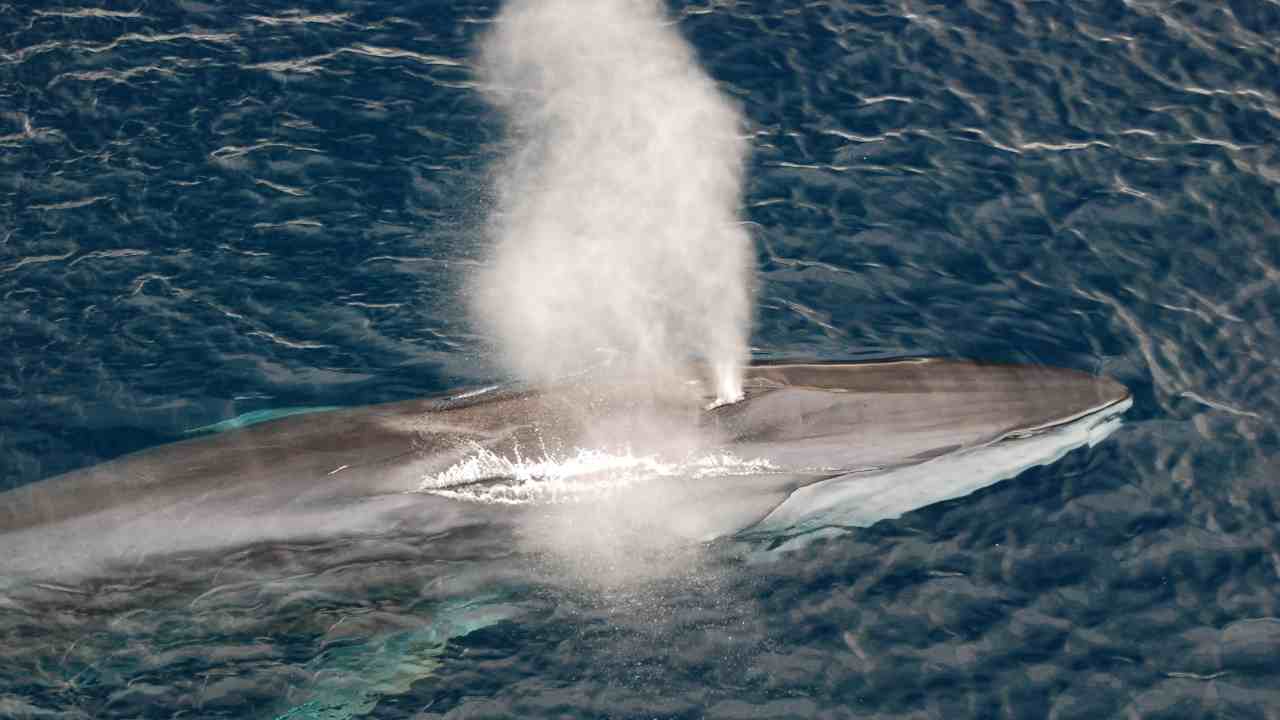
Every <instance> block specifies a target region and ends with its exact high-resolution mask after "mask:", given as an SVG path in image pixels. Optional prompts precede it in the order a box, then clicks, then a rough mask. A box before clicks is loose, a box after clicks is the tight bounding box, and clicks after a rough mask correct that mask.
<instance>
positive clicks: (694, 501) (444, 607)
mask: <svg viewBox="0 0 1280 720" xmlns="http://www.w3.org/2000/svg"><path fill="white" fill-rule="evenodd" d="M708 375H709V373H707V372H706V371H705V370H704V369H702V368H699V367H697V366H693V367H691V368H690V369H689V371H688V372H687V373H684V374H682V375H680V376H677V377H665V378H663V379H662V380H661V381H658V380H654V379H649V380H646V381H639V380H634V379H631V380H627V379H619V378H600V377H580V378H575V379H568V380H566V381H564V382H562V383H559V384H556V385H552V386H547V387H524V386H519V385H504V386H489V387H480V388H471V389H467V390H462V391H457V392H452V393H446V394H442V395H438V396H434V397H427V398H421V399H414V400H407V401H401V402H394V403H388V404H381V405H372V406H366V407H351V408H340V409H332V408H312V409H307V410H308V411H306V412H303V411H302V410H301V409H285V410H282V411H271V412H257V413H255V414H254V415H252V416H249V417H242V418H234V419H232V420H228V421H223V422H221V423H217V424H215V425H213V426H210V427H209V428H200V429H199V430H201V431H204V432H205V434H199V435H193V436H191V437H189V438H188V439H185V440H182V441H179V442H174V443H171V444H167V445H161V446H158V447H155V448H151V449H148V450H144V451H141V452H138V453H135V454H131V455H126V456H123V457H120V458H117V459H114V460H111V461H108V462H105V463H102V464H100V465H96V466H92V467H88V468H85V469H81V470H76V471H73V472H70V473H67V474H64V475H60V476H57V477H53V478H48V479H45V480H41V481H37V482H34V483H31V484H29V485H25V486H22V487H19V488H16V489H13V490H9V491H7V492H4V493H0V632H2V633H4V634H5V636H6V637H8V638H10V639H11V640H13V641H14V642H18V641H21V640H23V639H24V638H25V639H26V641H27V642H29V643H30V647H25V648H24V647H22V646H20V645H15V646H14V647H13V648H12V649H11V652H12V653H16V654H14V655H12V658H13V659H17V658H23V660H22V662H24V663H31V668H32V671H33V672H37V673H45V672H46V671H45V670H44V668H46V667H52V668H57V667H62V666H66V665H67V654H68V653H71V652H73V649H75V652H76V653H84V654H85V657H86V662H88V663H97V662H103V663H105V664H106V665H111V664H113V663H120V664H124V665H125V666H128V667H134V666H135V665H136V666H137V667H140V668H145V667H146V666H147V662H150V660H146V658H150V657H153V655H154V652H153V653H151V654H148V651H147V648H148V647H150V645H149V643H152V642H155V643H161V642H163V644H164V645H165V646H166V647H167V646H169V645H170V644H172V643H173V642H174V640H173V639H172V637H173V635H174V632H175V630H174V628H190V630H189V632H190V633H191V635H192V636H193V637H197V638H204V637H206V636H207V633H208V632H213V630H210V631H205V630H202V629H201V628H203V627H206V626H207V627H210V628H213V629H216V630H217V632H225V630H223V628H225V627H226V626H227V624H228V623H229V622H231V621H230V620H229V619H228V618H242V619H241V620H237V621H236V622H240V623H249V624H250V626H251V627H253V628H254V629H253V630H252V636H253V637H257V636H258V635H261V634H263V633H268V634H273V633H276V632H288V633H291V634H297V633H302V634H303V636H305V637H313V638H318V639H317V640H316V642H318V643H319V647H320V648H322V651H321V652H319V653H318V654H317V655H316V656H315V657H314V658H313V659H311V660H310V661H308V662H307V663H306V665H305V666H304V668H303V669H304V670H305V672H304V673H302V674H301V675H300V676H295V675H294V674H290V673H292V672H293V671H292V670H291V669H290V667H289V666H288V665H287V664H285V665H281V664H278V663H273V664H269V665H265V666H260V665H254V666H253V667H254V668H256V669H255V670H253V671H252V673H250V672H249V671H248V670H245V671H244V674H243V678H242V680H241V681H240V682H248V678H250V677H261V678H262V679H261V682H263V683H266V684H268V685H269V686H270V687H272V688H274V689H273V690H272V692H271V695H272V697H273V698H274V699H273V700H271V701H270V702H266V703H265V704H264V705H263V706H262V714H260V715H255V716H260V717H264V718H267V717H269V718H277V719H283V718H291V719H294V720H297V719H300V718H317V719H318V718H326V719H328V720H333V719H334V718H353V717H361V716H364V715H367V714H368V713H370V712H372V711H373V709H374V708H375V707H376V706H377V705H378V703H379V702H380V701H382V700H383V699H385V698H387V697H391V696H396V695H401V694H404V693H407V692H410V691H411V689H412V688H413V687H415V685H416V684H418V685H417V686H418V687H421V685H420V683H421V682H422V681H423V680H425V679H427V678H429V677H431V676H432V674H433V673H434V672H435V671H436V669H437V668H438V667H440V664H441V663H442V662H445V659H446V658H447V652H446V649H447V647H448V646H449V643H451V642H454V641H455V640H456V639H458V638H460V637H462V636H466V635H468V634H470V633H472V632H475V631H477V630H479V629H482V628H486V627H490V626H493V625H495V624H498V623H501V622H503V621H504V620H511V619H514V618H517V617H519V616H520V615H521V614H522V613H523V612H525V610H523V609H522V605H521V601H520V599H519V598H520V597H521V595H520V591H519V590H518V588H521V587H525V588H538V587H544V586H548V585H552V586H554V585H555V583H557V582H561V581H562V578H561V577H560V576H577V577H578V578H579V579H580V578H581V577H582V576H587V577H588V578H589V579H590V581H591V582H595V581H599V580H600V578H602V577H603V578H605V579H606V582H616V581H618V580H619V578H618V576H619V575H621V576H622V578H621V580H622V581H623V582H627V581H630V580H631V579H633V578H639V579H640V580H639V581H641V582H644V581H651V580H657V581H659V584H662V583H670V582H671V580H670V579H669V578H670V577H686V576H687V575H688V567H689V566H690V565H691V564H696V558H695V559H694V560H691V559H690V557H691V556H690V555H689V554H688V553H686V552H685V551H686V550H687V549H688V548H695V549H697V548H703V549H706V548H711V549H715V548H717V547H721V546H724V545H725V544H728V545H730V546H732V547H735V548H739V549H743V548H745V550H742V552H741V553H739V554H738V555H737V557H741V558H745V560H746V562H747V563H751V562H767V561H776V560H777V559H779V558H784V557H786V554H787V553H788V552H791V551H795V550H798V549H799V548H803V547H806V546H808V545H809V544H810V543H812V542H814V541H816V540H818V539H819V538H827V539H828V541H837V542H838V540H836V539H833V538H837V537H838V536H840V535H843V534H847V533H849V532H854V531H856V528H858V527H867V526H870V525H873V524H875V523H877V522H880V521H883V520H889V519H892V518H897V517H900V516H902V515H903V514H905V513H909V512H911V511H913V510H916V509H918V508H922V507H925V506H928V505H931V504H934V503H937V502H942V501H945V500H952V499H956V498H961V497H964V496H965V495H968V494H970V493H973V492H975V491H976V490H978V489H981V488H984V487H988V486H990V485H993V484H995V483H997V482H999V481H1001V480H1006V479H1010V478H1014V477H1016V476H1018V475H1019V474H1020V473H1022V472H1023V471H1024V470H1026V469H1028V468H1031V467H1035V466H1037V465H1046V464H1049V463H1052V462H1054V461H1056V460H1058V459H1059V458H1061V457H1063V456H1064V455H1066V454H1067V453H1069V452H1071V451H1073V450H1076V449H1078V448H1082V447H1086V446H1092V445H1095V444H1097V443H1098V442H1100V441H1102V440H1103V439H1105V438H1106V437H1108V436H1109V435H1110V434H1111V433H1113V432H1114V431H1115V430H1116V429H1117V427H1118V426H1119V424H1120V421H1121V418H1122V416H1123V414H1124V413H1125V411H1126V410H1128V409H1129V408H1130V406H1131V405H1132V398H1131V396H1130V394H1129V392H1128V390H1127V389H1126V388H1125V387H1124V386H1123V385H1121V384H1119V383H1117V382H1115V381H1113V380H1110V379H1108V378H1105V377H1099V376H1095V375H1091V374H1089V373H1085V372H1081V371H1077V370H1065V369H1056V368H1048V367H1042V366H1033V365H1013V364H988V363H979V362H971V361H965V360H952V359H940V358H902V359H889V360H876V361H861V362H790V361H778V362H758V363H755V364H752V365H750V366H748V367H746V368H745V369H744V380H743V398H742V399H741V400H738V401H737V402H732V403H727V404H726V403H719V402H717V401H716V396H715V390H714V389H715V387H716V384H715V382H714V381H713V380H711V379H709V377H708ZM209 430H215V431H217V432H208V431H209ZM575 582H576V581H575ZM388 587H394V588H399V589H398V590H396V591H395V592H392V591H390V590H388ZM513 588H516V589H515V590H513ZM534 594H535V595H536V594H537V593H536V592H535V593H534ZM402 596H403V597H407V598H408V600H401V599H394V598H400V597H402ZM368 598H384V599H383V600H378V601H377V603H388V602H389V603H391V606H392V607H393V608H394V612H390V613H377V612H371V610H372V609H374V608H376V607H377V603H375V604H374V605H372V606H370V605H369V602H370V601H369V600H368ZM385 598H393V599H391V600H388V599H385ZM312 605H314V606H315V609H307V610H305V611H304V612H302V613H301V614H299V612H298V610H297V608H300V607H301V608H311V607H312ZM343 608H347V609H346V610H343ZM339 611H341V613H342V614H341V618H340V619H339V620H338V621H337V622H334V621H333V619H332V618H333V617H334V614H335V613H338V612H339ZM258 616H261V619H260V620H245V619H244V618H255V617H258ZM277 617H278V618H279V620H278V622H279V623H280V624H281V626H282V627H283V628H286V629H282V630H272V629H271V628H272V627H275V626H274V625H272V622H274V621H273V618H277ZM326 618H328V619H326ZM255 623H263V625H261V626H259V625H258V624H255ZM313 625H314V627H312V626H313ZM299 628H302V629H299ZM308 628H309V629H308ZM55 631H56V633H57V634H56V635H51V634H50V633H53V632H55ZM55 637H56V638H62V639H61V640H57V641H55V640H54V639H53V638H55ZM246 642H247V641H246ZM198 645H199V643H196V646H198ZM155 652H158V651H155ZM50 653H53V654H52V655H50ZM122 653H123V656H122V657H123V659H117V660H113V659H112V658H116V656H118V655H121V654H122ZM130 653H136V654H138V656H139V657H140V658H142V659H141V660H130V659H129V658H130V657H132V655H130ZM45 656H48V657H45ZM41 658H44V659H43V660H42V659H41ZM15 661H16V660H15ZM131 663H132V664H131ZM24 667H25V666H24ZM15 672H16V669H15ZM138 672H145V671H144V670H139V671H138ZM67 673H68V675H67V678H66V679H64V680H62V681H57V680H56V679H55V680H54V681H52V682H54V683H55V684H54V685H53V686H52V687H53V688H54V689H56V688H59V687H61V688H65V687H66V686H67V685H66V684H67V683H73V684H74V682H76V681H77V677H76V676H75V675H74V674H73V673H72V671H71V670H68V671H67ZM273 673H278V674H279V675H280V676H281V677H283V678H285V679H283V680H278V681H277V680H272V678H273V677H275V676H276V675H275V674H273ZM5 677H7V676H0V694H2V693H3V692H4V691H5ZM130 677H131V676H129V675H120V676H119V678H118V680H116V681H115V682H116V684H117V685H118V686H119V687H121V688H124V687H127V686H128V685H129V682H130ZM14 678H18V676H17V675H15V676H14ZM299 678H300V679H299ZM15 682H16V683H17V685H15V686H14V688H17V690H15V689H14V688H10V690H11V691H13V692H17V693H18V695H15V697H20V696H21V695H22V694H24V693H26V692H28V691H29V690H31V688H34V687H37V686H35V685H30V683H31V681H30V680H27V679H15ZM58 682H61V683H63V684H62V685H58V684H57V683H58ZM98 682H99V684H100V685H101V686H102V687H104V688H108V689H109V688H111V687H115V686H113V685H109V684H106V681H105V680H103V679H101V678H100V679H99V681H98ZM273 683H274V684H273ZM143 684H144V685H146V686H147V687H149V688H151V690H149V692H152V691H155V692H159V688H157V687H155V686H153V685H147V684H146V682H144V683H143ZM22 688H27V689H26V690H23V689H22ZM197 690H200V692H196V691H197ZM58 692H64V691H63V690H58ZM104 692H107V691H104ZM120 692H122V693H125V691H124V690H121V691H120ZM174 693H175V696H174V698H173V699H172V702H173V703H175V707H178V706H179V705H181V706H183V707H186V706H187V705H184V703H195V705H194V706H193V707H196V708H198V707H199V706H200V703H204V702H205V701H206V696H205V695H204V694H203V690H202V689H200V688H193V689H191V690H190V691H189V692H188V691H182V690H181V689H180V688H177V689H175V690H174ZM10 694H13V693H12V692H11V693H10ZM125 694H127V693H125ZM69 697H73V699H74V696H69ZM104 697H107V698H108V699H106V700H93V699H92V698H90V699H81V700H76V701H75V702H76V703H77V707H80V706H81V705H80V704H83V705H84V706H85V707H96V708H97V710H98V711H100V713H101V714H102V716H108V715H111V714H112V713H113V712H116V711H115V710H113V709H112V708H113V707H115V706H114V705H111V703H112V702H115V701H113V700H110V697H115V696H114V695H110V694H109V693H108V694H107V695H104ZM156 697H160V696H156ZM148 702H157V700H154V699H153V700H148ZM102 703H105V704H102ZM122 707H125V708H126V709H121V710H120V711H119V712H121V713H125V714H126V715H127V706H122ZM117 714H119V713H117Z"/></svg>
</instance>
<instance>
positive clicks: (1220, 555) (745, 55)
mask: <svg viewBox="0 0 1280 720" xmlns="http://www.w3.org/2000/svg"><path fill="white" fill-rule="evenodd" d="M496 12H497V5H496V4H494V3H468V2H456V3H445V2H420V3H416V2H405V3H389V2H363V3H361V2H351V3H326V2H312V3H306V4H305V7H303V4H301V3H293V2H278V3H277V2H252V3H249V2H246V3H230V4H221V3H202V2H197V1H195V0H185V1H182V2H141V1H139V2H134V3H123V2H122V3H109V4H106V5H93V6H89V5H79V4H75V3H74V2H66V3H54V2H49V3H45V2H18V3H14V2H7V3H0V349H2V350H3V352H0V488H4V489H7V488H11V487H17V486H21V485H24V484H27V483H30V482H34V481H37V480H39V479H41V478H44V477H48V476H51V475H55V474H58V473H61V472H65V471H68V470H71V469H74V468H79V467H83V466H87V465H91V464H94V463H96V462H101V461H103V460H106V459H109V458H112V457H117V456H119V455H122V454H125V453H128V452H132V451H136V450H140V449H144V448H148V447H152V446H155V445H159V444H162V443H165V442H170V441H174V440H178V439H182V438H184V437H188V436H189V435H188V431H190V430H193V429H199V428H206V427H208V426H217V424H218V423H224V422H225V421H228V420H231V419H232V418H236V417H239V416H241V415H244V414H246V413H267V412H270V411H281V410H285V409H289V408H311V407H332V406H351V405H362V404H368V403H373V402H380V401H388V400H396V399H404V398H411V397H417V396H421V395H425V394H430V393H434V392H439V391H442V390H446V389H450V388H456V387H460V386H468V385H475V384H480V383H485V382H487V381H491V380H493V379H494V377H495V373H496V371H495V370H494V367H495V363H494V362H493V358H491V357H489V356H488V355H487V351H486V349H485V348H486V345H485V343H484V340H483V338H480V337H478V336H477V335H476V334H475V332H474V330H473V328H471V327H470V325H469V323H468V321H467V318H466V316H465V312H464V309H463V305H464V303H463V302H462V301H461V300H460V295H459V293H460V292H461V289H462V286H463V284H464V283H465V281H466V279H467V277H468V276H469V273H471V272H473V271H474V270H475V268H476V267H477V265H478V263H480V262H482V261H483V257H484V253H483V240H484V233H483V230H484V222H485V217H486V214H487V212H488V211H489V209H490V208H491V207H492V203H493V198H492V196H491V191H490V189H489V188H490V172H491V168H492V167H493V163H494V162H495V161H496V160H497V159H498V158H500V157H502V154H503V152H504V149H505V145H504V142H505V141H504V137H503V127H502V122H501V119H500V118H499V117H498V116H497V115H496V113H495V111H494V110H493V109H492V108H490V107H489V106H487V105H486V104H485V102H484V101H483V99H482V97H481V96H480V94H479V92H478V91H477V88H476V86H475V80H474V77H473V74H472V68H471V66H470V63H471V60H472V57H473V47H474V43H475V41H476V39H477V38H478V37H479V35H480V34H481V33H483V32H484V30H485V29H486V27H487V26H488V24H489V23H490V21H491V19H492V18H493V16H494V15H495V13H496ZM670 13H671V17H672V19H673V22H675V23H676V24H677V26H678V28H679V30H680V31H681V32H682V33H683V34H684V35H685V36H686V37H687V38H688V39H689V41H690V42H691V43H692V44H693V46H694V48H695V49H696V51H697V53H698V56H699V58H700V59H701V61H702V62H703V64H704V65H705V67H706V69H707V71H708V72H709V73H710V74H711V75H712V76H713V77H714V78H715V79H716V80H717V81H718V82H719V83H720V84H721V85H722V87H723V88H724V90H725V91H726V92H728V93H729V94H730V95H732V96H733V97H734V98H735V99H736V101H737V102H738V103H739V104H740V106H741V108H742V111H743V112H744V114H745V115H746V117H747V119H748V122H749V131H750V133H751V135H752V156H751V161H750V167H749V176H748V181H747V191H746V196H745V198H744V203H745V207H744V211H743V212H744V216H745V218H746V219H747V220H748V221H749V223H750V228H751V232H752V235H753V238H754V241H755V243H756V248H757V264H758V271H759V273H758V282H759V286H758V290H757V318H756V325H755V328H754V332H753V335H752V349H753V353H754V354H755V356H757V357H760V358H777V357H804V358H818V359H834V358H864V357H884V356H899V355H917V354H922V355H940V356H948V357H973V358H980V359H985V360H997V361H1019V362H1034V363H1043V364H1049V365H1057V366H1064V367H1073V368H1079V369H1084V370H1088V371H1091V372H1097V373H1102V374H1106V375H1109V376H1111V377H1114V378H1116V379H1118V380H1120V381H1122V382H1124V383H1125V384H1126V385H1127V386H1128V387H1129V388H1130V389H1131V390H1132V391H1133V393H1134V396H1135V404H1134V407H1133V409H1132V410H1130V411H1129V413H1128V415H1127V418H1126V424H1125V425H1124V426H1123V427H1122V428H1121V429H1120V430H1119V431H1118V432H1117V433H1115V434H1114V435H1113V436H1112V437H1111V438H1109V439H1108V440H1107V441H1106V442H1104V443H1102V444H1100V445H1098V446H1097V447H1095V448H1092V449H1089V450H1085V451H1077V452H1074V453H1072V454H1071V455H1069V456H1068V457H1067V458H1065V459H1064V460H1063V461H1061V462H1059V463H1057V464H1055V465H1053V466H1051V467H1047V468H1038V469H1035V470H1032V471H1029V472H1027V473H1024V474H1023V475H1021V476H1020V477H1018V478H1017V479H1015V480H1012V481H1008V482H1004V483H1001V484H999V485H996V486H993V487H991V488H988V489H986V490H983V491H980V492H979V493H977V494H975V495H972V496H969V497H966V498H961V499H958V500H953V501H949V502H946V503H942V504H939V505H936V506H932V507H929V508H925V509H922V510H919V511H916V512H913V513H910V514H909V515H907V516H904V517H902V518H900V519H898V520H893V521H885V522H881V523H879V524H877V525H875V526H873V527H871V528H866V529H858V530H854V531H852V532H850V533H848V534H846V535H843V536H841V537H835V538H831V539H829V540H826V541H820V542H817V543H814V544H812V545H810V546H808V547H805V548H802V549H800V550H798V551H796V552H793V553H790V554H787V555H785V556H783V557H781V558H779V559H773V560H768V561H757V560H753V559H752V556H750V555H744V554H741V553H733V552H723V553H721V552H715V551H712V552H708V553H700V554H697V556H696V557H691V559H690V561H689V565H688V570H687V572H684V573H682V574H681V575H680V576H679V577H677V578H674V579H672V578H668V579H666V580H665V581H663V582H661V583H644V582H638V583H632V584H626V583H624V584H620V585H615V586H610V587H606V588H601V587H598V586H593V585H591V584H581V583H579V584H574V583H566V584H564V585H559V586H553V587H541V586H535V587H516V588H512V589H511V590H510V593H509V594H508V595H504V596H501V597H488V596H482V597H478V598H475V599H474V600H473V601H472V602H466V601H460V600H457V599H456V597H457V596H458V595H459V593H457V592H455V591H456V590H457V588H450V591H449V592H445V591H440V592H438V593H434V594H433V593H432V592H424V591H423V588H424V587H431V588H436V587H437V586H438V585H439V584H440V583H442V582H443V583H445V584H448V583H449V582H453V581H452V580H451V575H450V571H449V568H450V567H454V566H456V565H457V564H465V562H466V560H467V557H468V553H469V552H472V551H475V552H480V551H481V550H482V549H485V550H491V548H485V547H483V543H485V542H492V541H485V540H483V539H476V540H475V544H474V546H472V545H467V546H459V545H458V544H456V543H455V544H454V545H453V546H451V547H452V550H451V554H450V555H449V556H447V557H441V556H435V555H433V554H432V553H433V547H432V546H431V544H430V542H429V540H428V539H424V538H404V539H402V540H401V541H400V542H399V543H398V544H397V546H396V548H395V551H394V553H390V554H391V555H395V556H396V557H389V554H388V553H389V551H385V550H384V552H383V554H382V555H378V556H377V557H378V561H377V562H372V561H364V562H362V561H361V560H360V557H363V556H361V555H360V553H359V552H358V551H356V550H352V549H350V548H346V549H344V551H345V552H350V553H351V556H352V557H354V558H356V559H354V560H353V561H352V562H351V564H350V565H349V567H350V568H352V569H353V570H352V576H353V577H354V578H355V579H352V578H351V577H348V578H345V579H344V580H343V582H342V583H337V582H336V581H335V582H334V583H333V584H332V585H331V586H325V585H324V584H322V583H316V584H310V585H305V586H303V587H301V588H299V587H298V586H296V585H293V584H290V583H288V582H283V581H282V582H280V583H277V584H275V585H270V586H262V585H255V586H252V587H248V586H235V587H230V589H224V590H222V591H220V592H218V593H215V594H213V595H205V594H202V592H203V591H202V590H201V589H200V588H183V589H182V591H181V592H180V591H176V590H174V589H173V588H169V587H166V588H159V587H155V586H145V585H144V586H136V587H128V586H121V587H99V588H95V589H94V590H93V591H92V592H89V593H85V592H77V589H76V588H67V589H65V590H66V591H65V592H63V593H62V595H63V597H62V599H61V600H57V601H53V600H51V601H50V602H49V603H47V604H44V605H41V606H39V607H37V608H33V607H30V606H23V605H21V604H13V603H10V604H3V605H0V716H12V717H24V718H25V717H84V718H108V717H120V718H135V717H179V716H180V717H189V718H205V717H208V718H215V717H227V718H243V717H279V716H287V717H315V718H319V717H353V716H367V717H379V718H391V717H418V718H429V717H522V718H524V717H616V718H702V717H709V718H738V717H751V718H774V717H779V718H780V717H825V718H842V717H940V718H955V717H983V718H986V717H991V718H1008V717H1018V718H1023V717H1026V718H1041V717H1053V718H1064V719H1065V718H1101V717H1142V718H1166V717H1167V718H1198V717H1231V718H1269V717H1275V716H1276V713H1277V712H1280V662H1278V661H1277V658H1280V437H1278V436H1277V430H1276V423H1277V420H1278V419H1280V385H1278V383H1277V377H1278V376H1277V370H1278V369H1280V368H1278V365H1280V360H1278V358H1280V324H1278V323H1277V319H1276V314H1277V310H1280V131H1278V130H1277V127H1280V125H1278V123H1280V91H1277V89H1276V88H1277V83H1276V73H1277V69H1278V68H1280V6H1277V5H1276V4H1275V3H1273V2H1269V1H1265V0H1257V1H1256V2H1228V3H1207V2H1205V3H1188V2H1161V1H1158V0H1128V1H1126V2H1069V3H1067V2H1063V3H1058V2H995V1H992V2H986V1H979V0H970V1H969V2H936V3H926V2H915V1H914V0H901V1H898V2H891V3H884V4H878V3H837V2H821V1H818V2H808V3H799V2H714V1H713V2H709V3H699V4H683V3H674V4H672V5H671V7H670ZM255 417H263V415H258V416H251V418H255ZM221 427H226V426H225V425H224V426H221ZM365 550H368V549H367V548H366V549H365ZM0 551H2V548H0ZM313 551H314V552H316V553H325V552H331V551H333V549H332V548H325V547H318V548H315V549H313ZM396 558H399V559H400V562H399V564H396V562H395V560H396ZM406 558H408V559H410V560H413V562H409V561H406V560H405V559H406ZM423 558H429V559H431V560H432V562H430V563H425V562H423V561H422V560H423ZM269 559H270V558H266V559H264V561H265V560H269ZM252 560H253V558H250V561H252ZM458 582H461V581H458ZM464 589H465V588H464ZM326 713H327V714H326Z"/></svg>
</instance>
